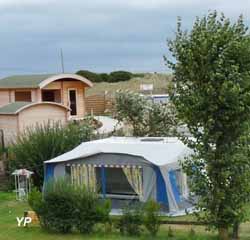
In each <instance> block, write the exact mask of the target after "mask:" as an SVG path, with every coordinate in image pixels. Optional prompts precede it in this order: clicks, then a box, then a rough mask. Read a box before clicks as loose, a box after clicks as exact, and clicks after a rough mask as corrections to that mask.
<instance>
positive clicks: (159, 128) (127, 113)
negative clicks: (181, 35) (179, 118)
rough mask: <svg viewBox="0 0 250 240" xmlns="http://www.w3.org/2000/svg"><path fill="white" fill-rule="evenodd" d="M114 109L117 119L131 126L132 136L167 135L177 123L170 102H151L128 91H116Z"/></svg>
mask: <svg viewBox="0 0 250 240" xmlns="http://www.w3.org/2000/svg"><path fill="white" fill-rule="evenodd" d="M115 111H116V116H115V117H116V118H117V119H118V120H119V121H125V122H127V123H128V124H129V125H131V126H132V129H133V133H132V134H133V135H134V136H141V137H142V136H153V137H157V136H169V135H172V134H173V132H174V130H175V126H176V124H177V123H176V121H175V117H174V109H173V107H172V106H171V104H166V105H164V104H159V103H153V102H152V101H150V100H149V99H147V98H146V97H144V96H141V95H139V94H137V93H134V92H130V91H118V92H117V94H116V97H115Z"/></svg>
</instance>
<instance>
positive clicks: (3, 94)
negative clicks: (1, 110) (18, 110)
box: [0, 90, 10, 107]
mask: <svg viewBox="0 0 250 240" xmlns="http://www.w3.org/2000/svg"><path fill="white" fill-rule="evenodd" d="M9 102H10V92H9V91H8V90H1V91H0V107H2V106H4V105H7V104H8V103H9Z"/></svg>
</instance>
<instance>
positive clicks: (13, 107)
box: [0, 102, 70, 144]
mask: <svg viewBox="0 0 250 240" xmlns="http://www.w3.org/2000/svg"><path fill="white" fill-rule="evenodd" d="M69 111H70V109H69V108H67V107H65V106H63V105H62V104H58V103H53V102H40V103H30V102H14V103H10V104H7V105H5V106H4V107H2V108H0V128H1V129H2V130H3V133H4V139H5V143H6V144H8V143H10V142H11V141H13V140H15V138H16V137H17V135H18V134H20V133H22V132H23V131H24V130H25V129H27V128H31V127H35V126H36V125H37V124H40V125H42V124H46V123H48V122H49V121H50V122H60V123H61V124H62V125H64V124H65V123H66V122H67V119H68V112H69Z"/></svg>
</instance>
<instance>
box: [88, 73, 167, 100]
mask: <svg viewBox="0 0 250 240" xmlns="http://www.w3.org/2000/svg"><path fill="white" fill-rule="evenodd" d="M170 80H171V75H169V74H151V73H147V74H145V76H144V77H142V78H139V77H136V78H132V79H131V80H129V81H125V82H117V83H107V82H101V83H94V86H93V87H92V88H89V89H88V90H87V91H86V95H87V96H89V95H95V94H103V93H104V92H105V91H107V93H108V94H111V95H113V94H114V93H115V92H116V91H117V90H120V89H121V90H131V91H135V92H140V84H153V85H154V91H153V93H154V94H164V93H167V87H168V84H169V82H170Z"/></svg>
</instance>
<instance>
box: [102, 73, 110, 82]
mask: <svg viewBox="0 0 250 240" xmlns="http://www.w3.org/2000/svg"><path fill="white" fill-rule="evenodd" d="M100 77H101V79H102V82H109V80H110V76H109V74H107V73H100Z"/></svg>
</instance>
